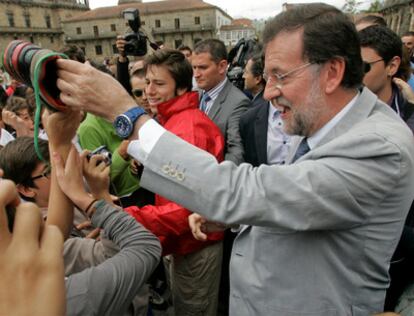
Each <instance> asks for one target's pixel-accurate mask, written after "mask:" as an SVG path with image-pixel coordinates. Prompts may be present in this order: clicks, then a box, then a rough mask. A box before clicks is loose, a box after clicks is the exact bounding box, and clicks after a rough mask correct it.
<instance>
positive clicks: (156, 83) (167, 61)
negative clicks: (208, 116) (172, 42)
mask: <svg viewBox="0 0 414 316" xmlns="http://www.w3.org/2000/svg"><path fill="white" fill-rule="evenodd" d="M192 77H193V71H192V69H191V65H190V63H189V61H188V60H187V59H186V58H185V56H184V55H183V54H182V53H181V52H180V51H178V50H172V49H168V48H164V49H161V50H157V51H155V52H154V53H153V54H151V55H148V56H147V57H146V58H145V81H146V88H145V93H146V96H147V99H148V103H149V105H150V107H151V111H152V112H153V113H154V114H157V112H158V105H159V104H161V103H164V102H166V101H168V100H171V99H173V98H175V97H177V96H180V95H183V94H184V93H186V92H188V91H191V89H192Z"/></svg>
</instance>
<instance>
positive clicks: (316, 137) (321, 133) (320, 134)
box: [307, 91, 361, 149]
mask: <svg viewBox="0 0 414 316" xmlns="http://www.w3.org/2000/svg"><path fill="white" fill-rule="evenodd" d="M360 94H361V93H360V92H359V91H358V93H357V94H356V95H355V97H353V99H352V100H351V101H350V102H349V103H348V104H347V105H346V106H345V107H344V108H343V109H342V110H341V111H340V112H338V113H337V114H336V115H335V116H334V117H333V118H332V119H331V120H330V121H329V122H328V123H326V124H325V125H324V126H323V127H322V128H320V129H319V130H318V131H317V132H316V133H315V134H313V135H312V136H310V137H308V139H307V141H308V145H309V148H310V149H313V148H315V146H316V145H318V144H319V142H320V141H321V140H322V138H324V137H325V136H326V135H327V134H328V133H329V132H330V131H331V130H332V129H333V128H334V127H335V126H336V124H338V122H339V121H340V120H341V119H342V118H343V117H344V116H345V115H346V113H348V112H349V110H350V109H351V108H352V107H353V106H354V104H355V102H356V100H357V99H358V97H359V95H360Z"/></svg>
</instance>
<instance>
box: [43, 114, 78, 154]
mask: <svg viewBox="0 0 414 316" xmlns="http://www.w3.org/2000/svg"><path fill="white" fill-rule="evenodd" d="M81 117H82V115H81V113H80V111H72V110H69V111H67V112H55V113H49V112H47V111H45V112H44V113H43V115H42V121H46V126H45V128H46V133H47V136H48V139H49V144H50V146H52V147H53V148H56V147H59V146H71V144H72V139H73V138H74V137H75V134H76V131H77V129H78V127H79V124H80V121H81Z"/></svg>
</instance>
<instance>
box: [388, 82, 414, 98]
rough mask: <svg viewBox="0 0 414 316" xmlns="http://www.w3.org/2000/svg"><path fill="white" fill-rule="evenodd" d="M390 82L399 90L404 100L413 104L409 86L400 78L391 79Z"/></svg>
mask: <svg viewBox="0 0 414 316" xmlns="http://www.w3.org/2000/svg"><path fill="white" fill-rule="evenodd" d="M392 81H393V82H394V83H395V84H396V85H397V87H398V88H399V89H400V90H401V93H402V95H403V96H404V99H406V100H407V101H408V102H409V103H411V104H414V91H413V89H411V87H410V85H409V84H408V83H407V82H405V81H404V80H402V79H400V78H393V79H392Z"/></svg>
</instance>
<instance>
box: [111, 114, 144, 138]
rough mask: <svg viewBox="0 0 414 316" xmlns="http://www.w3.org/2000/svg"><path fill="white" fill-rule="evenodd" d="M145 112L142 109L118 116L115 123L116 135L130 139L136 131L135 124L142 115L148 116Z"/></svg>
mask: <svg viewBox="0 0 414 316" xmlns="http://www.w3.org/2000/svg"><path fill="white" fill-rule="evenodd" d="M146 113H147V112H145V110H144V109H143V108H140V107H134V108H132V109H129V110H128V111H126V112H125V113H123V114H121V115H118V116H117V117H116V118H115V121H114V128H115V132H116V134H117V135H118V136H119V137H121V138H124V139H125V138H128V137H129V135H131V133H132V131H133V130H134V124H135V122H136V120H138V118H139V117H140V116H141V115H144V114H146Z"/></svg>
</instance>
